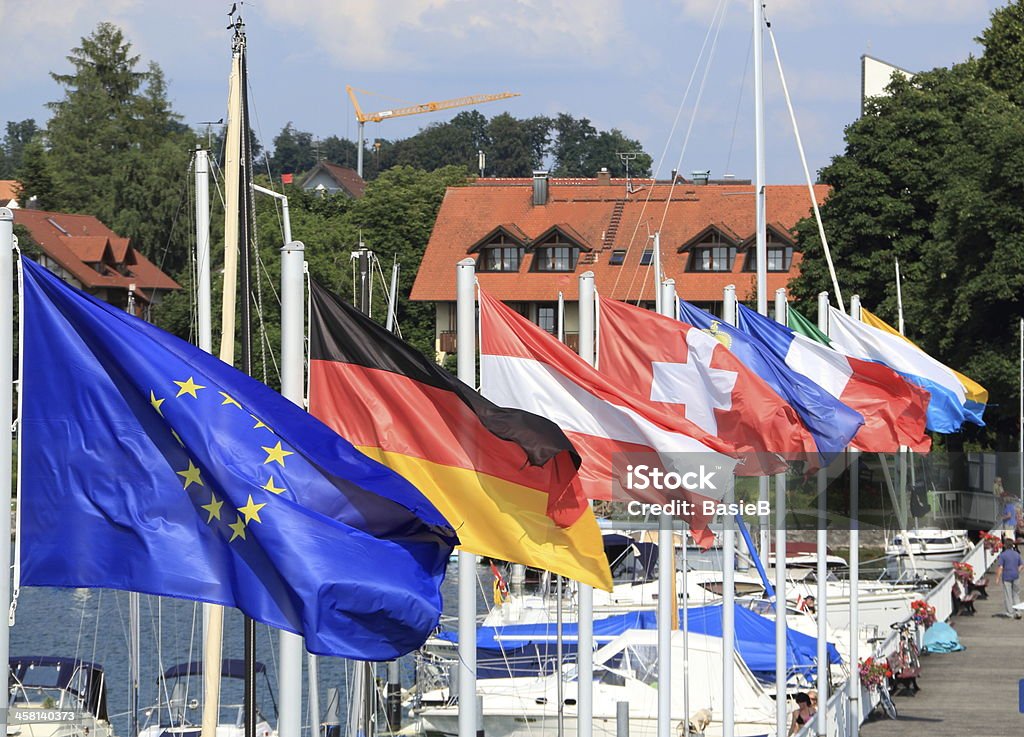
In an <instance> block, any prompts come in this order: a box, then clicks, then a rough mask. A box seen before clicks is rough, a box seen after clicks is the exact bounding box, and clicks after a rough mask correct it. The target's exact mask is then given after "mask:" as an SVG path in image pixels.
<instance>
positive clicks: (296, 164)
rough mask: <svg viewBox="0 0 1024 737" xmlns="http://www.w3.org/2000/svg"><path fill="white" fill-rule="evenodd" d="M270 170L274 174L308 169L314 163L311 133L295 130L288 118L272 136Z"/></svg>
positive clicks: (292, 172)
mask: <svg viewBox="0 0 1024 737" xmlns="http://www.w3.org/2000/svg"><path fill="white" fill-rule="evenodd" d="M269 158H270V170H271V172H272V173H273V174H274V175H275V176H279V175H281V174H294V173H298V172H304V171H308V170H309V169H312V168H313V166H314V165H315V164H316V155H315V153H314V150H313V134H312V133H308V132H306V131H299V130H295V126H294V125H293V124H292V122H291V121H290V120H289V121H288V124H287V125H285V127H284V128H282V129H281V132H280V133H278V134H277V135H276V136H275V137H274V152H273V153H272V154H270V157H269Z"/></svg>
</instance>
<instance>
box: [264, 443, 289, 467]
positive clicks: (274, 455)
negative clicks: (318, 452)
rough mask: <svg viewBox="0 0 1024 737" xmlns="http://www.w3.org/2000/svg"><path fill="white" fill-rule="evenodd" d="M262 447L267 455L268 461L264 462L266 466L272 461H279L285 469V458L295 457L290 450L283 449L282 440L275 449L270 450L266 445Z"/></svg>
mask: <svg viewBox="0 0 1024 737" xmlns="http://www.w3.org/2000/svg"><path fill="white" fill-rule="evenodd" d="M260 447H261V448H263V451H264V452H265V453H266V454H267V460H265V461H263V465H264V466H265V465H267V464H268V463H270V462H271V461H277V462H278V463H279V464H280V465H281V466H282V467H284V459H285V456H290V455H295V454H294V453H292V452H291V451H290V450H284V449H283V448H282V447H281V441H280V440H278V441H277V445H275V446H274V447H273V448H268V447H267V446H265V445H261V446H260Z"/></svg>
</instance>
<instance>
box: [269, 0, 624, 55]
mask: <svg viewBox="0 0 1024 737" xmlns="http://www.w3.org/2000/svg"><path fill="white" fill-rule="evenodd" d="M623 9H624V2H623V0H562V2H559V3H557V4H554V5H552V4H550V3H547V2H544V1H543V0H504V1H502V0H478V1H476V2H474V1H472V0H391V1H390V2H376V3H369V2H364V1H362V0H342V2H338V0H277V2H274V3H269V4H266V5H264V6H262V7H261V8H260V11H261V13H264V14H266V16H267V17H268V18H272V19H273V20H275V21H276V22H278V23H285V24H288V25H291V26H296V27H299V28H301V29H302V30H304V31H305V32H307V33H309V34H310V35H312V36H313V38H314V39H315V40H316V42H317V44H318V45H319V46H320V47H321V48H322V49H323V50H325V51H327V52H328V53H329V54H330V55H331V56H332V57H333V58H334V59H335V60H337V61H338V62H339V63H340V64H342V65H344V66H345V67H347V68H355V69H374V70H381V69H398V68H402V67H406V68H418V69H423V68H428V67H430V66H432V65H434V64H436V63H438V62H440V61H443V60H445V59H446V58H448V57H450V56H451V53H452V52H453V51H454V48H455V47H457V49H458V52H459V59H460V62H459V63H461V64H468V65H470V66H472V65H473V63H474V62H473V61H472V58H473V56H474V55H478V57H479V63H486V62H487V61H489V60H491V59H495V58H500V59H504V60H506V61H507V60H515V59H519V60H522V59H527V58H530V57H532V58H534V59H541V60H544V59H547V60H550V59H553V58H558V59H561V60H563V61H571V60H572V59H574V58H578V57H581V56H582V57H585V58H586V59H587V60H588V61H593V60H594V59H600V58H601V57H602V55H604V54H605V52H606V49H608V48H610V47H612V46H613V44H614V43H615V42H616V34H617V32H618V29H619V27H620V26H621V23H620V18H621V15H622V12H623ZM608 61H609V62H611V60H610V59H609V60H608Z"/></svg>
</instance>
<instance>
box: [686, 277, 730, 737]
mask: <svg viewBox="0 0 1024 737" xmlns="http://www.w3.org/2000/svg"><path fill="white" fill-rule="evenodd" d="M722 321H723V322H726V323H728V324H729V325H735V324H736V287H735V286H733V285H732V284H730V285H729V286H727V287H726V288H725V293H724V295H723V304H722ZM733 496H734V491H733V486H732V484H730V485H729V489H728V491H727V492H726V497H725V499H724V500H723V501H725V502H726V503H727V504H728V503H731V502H732V501H733ZM722 528H723V529H722V735H723V737H733V735H734V734H735V731H736V704H735V703H734V700H735V699H734V685H735V684H734V678H735V672H736V662H735V661H736V588H735V587H736V523H735V522H734V520H733V516H732V515H731V514H725V515H722ZM686 716H687V717H689V715H686Z"/></svg>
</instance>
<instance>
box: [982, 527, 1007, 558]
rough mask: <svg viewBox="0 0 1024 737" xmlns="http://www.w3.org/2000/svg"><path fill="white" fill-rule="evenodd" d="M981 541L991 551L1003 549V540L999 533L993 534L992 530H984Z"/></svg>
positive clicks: (995, 551)
mask: <svg viewBox="0 0 1024 737" xmlns="http://www.w3.org/2000/svg"><path fill="white" fill-rule="evenodd" d="M981 541H982V543H984V544H985V549H986V550H988V551H989V552H990V553H998V552H1000V551H1001V550H1002V549H1003V541H1002V539H1001V538H1000V537H999V535H993V534H992V533H991V532H985V531H982V533H981Z"/></svg>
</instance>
